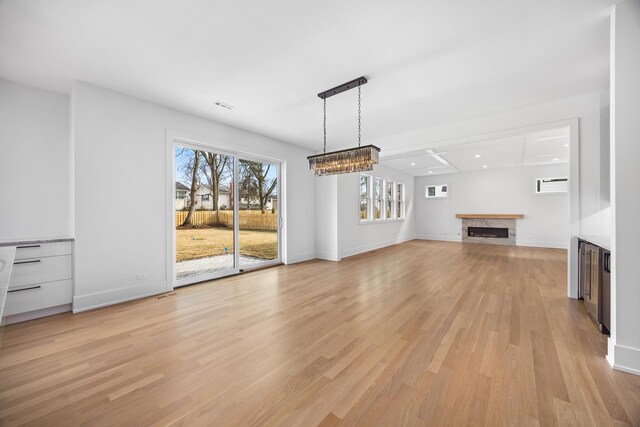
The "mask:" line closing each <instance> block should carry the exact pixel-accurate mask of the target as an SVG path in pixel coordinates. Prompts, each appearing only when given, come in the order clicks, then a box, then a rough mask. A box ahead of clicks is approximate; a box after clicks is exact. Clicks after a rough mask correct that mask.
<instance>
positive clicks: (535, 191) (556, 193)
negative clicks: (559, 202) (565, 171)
mask: <svg viewBox="0 0 640 427" xmlns="http://www.w3.org/2000/svg"><path fill="white" fill-rule="evenodd" d="M545 179H563V180H566V181H565V182H566V183H567V189H566V191H547V192H544V193H543V192H539V191H538V181H541V180H545ZM533 194H535V195H536V196H562V195H563V194H569V177H568V176H545V177H539V178H535V179H534V180H533Z"/></svg>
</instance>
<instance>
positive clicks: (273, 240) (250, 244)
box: [238, 159, 280, 270]
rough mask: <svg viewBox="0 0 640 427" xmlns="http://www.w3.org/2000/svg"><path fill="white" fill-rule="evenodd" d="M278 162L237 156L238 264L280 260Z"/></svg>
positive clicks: (242, 266)
mask: <svg viewBox="0 0 640 427" xmlns="http://www.w3.org/2000/svg"><path fill="white" fill-rule="evenodd" d="M279 186H280V164H278V163H274V162H267V161H264V160H253V159H239V160H238V218H239V222H238V225H239V230H238V236H239V237H238V239H239V249H240V250H239V266H240V269H241V270H246V269H250V268H254V267H260V266H262V265H265V264H270V263H274V262H279V260H280V253H279V252H280V251H279V247H280V246H279V231H280V200H279V199H280V197H279V195H280V191H279V188H280V187H279Z"/></svg>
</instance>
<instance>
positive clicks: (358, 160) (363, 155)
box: [307, 145, 380, 176]
mask: <svg viewBox="0 0 640 427" xmlns="http://www.w3.org/2000/svg"><path fill="white" fill-rule="evenodd" d="M379 153H380V149H379V148H378V147H376V146H375V145H363V146H362V147H354V148H348V149H346V150H338V151H331V152H329V153H323V154H316V155H314V156H309V157H307V159H308V160H309V169H310V170H312V171H313V174H314V175H318V176H323V175H338V174H343V173H353V172H365V171H370V170H373V165H374V164H376V163H378V160H379Z"/></svg>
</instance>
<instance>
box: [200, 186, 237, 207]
mask: <svg viewBox="0 0 640 427" xmlns="http://www.w3.org/2000/svg"><path fill="white" fill-rule="evenodd" d="M195 205H196V209H205V210H211V211H212V210H214V208H213V191H211V187H210V186H208V185H200V186H199V187H198V189H197V190H196V198H195ZM218 208H224V209H231V193H230V191H229V189H228V188H226V187H224V186H222V185H221V186H220V188H219V190H218Z"/></svg>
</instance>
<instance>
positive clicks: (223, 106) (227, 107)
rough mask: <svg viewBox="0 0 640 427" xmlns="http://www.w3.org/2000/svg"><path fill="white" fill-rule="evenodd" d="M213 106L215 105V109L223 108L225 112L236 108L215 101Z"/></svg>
mask: <svg viewBox="0 0 640 427" xmlns="http://www.w3.org/2000/svg"><path fill="white" fill-rule="evenodd" d="M213 105H215V106H216V107H220V108H224V109H225V110H233V109H234V108H236V107H234V106H233V105H231V104H227V103H226V102H223V101H217V100H216V101H213Z"/></svg>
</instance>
